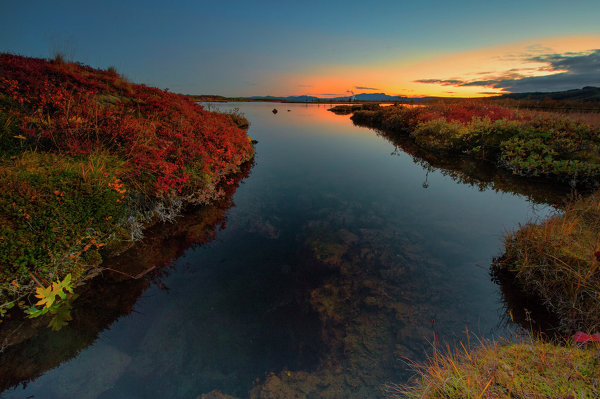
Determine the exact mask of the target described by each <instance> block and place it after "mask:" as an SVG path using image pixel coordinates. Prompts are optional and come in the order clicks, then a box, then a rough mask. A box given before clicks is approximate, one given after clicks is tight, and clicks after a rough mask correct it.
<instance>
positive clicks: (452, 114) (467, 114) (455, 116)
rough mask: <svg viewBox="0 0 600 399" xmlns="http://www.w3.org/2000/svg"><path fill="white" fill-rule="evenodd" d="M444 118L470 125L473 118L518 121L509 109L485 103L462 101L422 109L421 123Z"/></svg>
mask: <svg viewBox="0 0 600 399" xmlns="http://www.w3.org/2000/svg"><path fill="white" fill-rule="evenodd" d="M438 118H444V119H446V121H448V122H459V123H469V122H471V121H472V120H473V118H482V119H483V118H488V119H490V120H492V121H496V120H499V119H511V120H512V119H516V116H515V114H514V112H513V111H511V110H510V109H509V108H505V107H501V106H499V105H495V104H491V103H489V102H484V101H462V102H456V103H450V104H434V105H430V106H427V107H425V108H423V109H422V112H421V115H420V119H421V121H429V120H432V119H438Z"/></svg>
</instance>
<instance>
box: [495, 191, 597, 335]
mask: <svg viewBox="0 0 600 399" xmlns="http://www.w3.org/2000/svg"><path fill="white" fill-rule="evenodd" d="M505 246H506V253H505V255H504V256H503V257H502V258H500V259H499V260H497V261H496V263H495V267H496V268H499V269H498V270H508V271H510V272H513V273H515V277H516V280H517V282H518V283H519V284H520V285H521V286H522V287H523V289H524V290H527V291H529V292H533V293H535V294H536V295H538V296H539V297H540V298H541V299H542V301H543V302H544V304H545V305H546V306H547V307H548V308H549V310H550V311H552V312H553V313H555V314H556V315H557V316H558V318H559V319H560V321H561V324H562V328H563V330H564V331H568V332H572V331H574V330H576V329H580V330H590V331H591V330H596V329H597V328H598V327H599V326H600V252H599V251H600V194H598V193H597V194H595V195H593V196H590V197H588V198H586V199H580V200H578V201H574V202H572V203H571V204H570V205H569V206H568V207H567V209H566V210H565V212H564V213H562V214H557V215H555V216H553V217H550V218H549V219H547V220H546V221H545V222H543V223H540V224H532V223H529V224H527V225H525V226H522V227H521V228H520V229H519V230H518V231H516V232H514V233H511V234H509V235H508V236H507V237H506V240H505Z"/></svg>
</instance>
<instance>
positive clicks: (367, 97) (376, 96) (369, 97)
mask: <svg viewBox="0 0 600 399" xmlns="http://www.w3.org/2000/svg"><path fill="white" fill-rule="evenodd" d="M242 98H244V99H250V100H271V101H272V100H285V101H302V102H310V101H350V99H351V98H352V96H343V97H334V98H322V97H316V96H287V97H275V96H253V97H242ZM435 98H437V97H406V96H390V95H387V94H385V93H361V94H356V95H355V96H354V101H425V100H432V99H435Z"/></svg>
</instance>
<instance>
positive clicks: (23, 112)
mask: <svg viewBox="0 0 600 399" xmlns="http://www.w3.org/2000/svg"><path fill="white" fill-rule="evenodd" d="M0 96H2V100H3V103H5V104H10V106H8V107H7V108H8V111H7V112H8V113H9V114H10V116H11V117H12V118H15V119H16V120H18V121H19V122H20V127H21V132H22V134H23V136H24V137H25V138H26V145H27V146H28V147H29V148H36V149H38V150H42V151H58V152H61V153H65V154H68V155H71V156H80V155H88V154H90V153H91V152H92V151H94V150H97V149H98V148H102V149H106V150H108V151H109V152H110V153H112V154H115V155H117V156H119V157H120V158H122V159H125V160H126V161H127V163H126V168H125V170H124V172H123V176H122V178H123V179H124V180H130V181H136V182H140V181H141V182H144V184H145V185H146V186H145V187H143V188H144V190H143V191H146V192H147V191H149V190H151V191H153V192H151V194H154V195H163V194H165V193H167V192H169V191H177V192H180V193H181V192H183V191H187V190H195V189H197V188H198V187H197V185H198V184H205V183H208V182H216V181H217V180H219V179H220V178H221V177H222V176H224V175H226V174H227V173H230V172H231V171H232V170H234V169H235V168H237V166H238V165H240V164H241V163H242V162H243V161H245V160H247V159H248V158H249V157H250V156H251V154H252V151H253V150H252V147H251V144H250V140H249V138H248V136H247V135H246V132H245V131H244V130H242V129H239V128H238V127H237V126H235V124H234V123H232V121H231V119H230V118H228V117H227V116H225V115H222V114H218V113H213V112H208V111H206V110H204V109H203V107H202V106H200V105H198V104H196V103H194V102H193V101H192V100H191V99H189V98H188V97H186V96H183V95H179V94H175V93H170V92H168V91H163V90H160V89H156V88H152V87H148V86H145V85H139V84H132V83H129V82H127V81H125V80H124V79H123V78H122V77H120V76H119V75H118V74H116V73H115V72H114V71H101V70H97V69H93V68H91V67H88V66H84V65H81V64H76V63H66V64H65V63H58V62H52V61H46V60H43V59H36V58H27V57H21V56H16V55H10V54H1V55H0ZM19 144H20V145H23V143H22V142H19ZM192 166H193V167H192ZM192 174H195V175H196V176H195V179H191V177H192ZM191 180H193V184H189V183H190V182H191Z"/></svg>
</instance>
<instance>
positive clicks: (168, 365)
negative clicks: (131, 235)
mask: <svg viewBox="0 0 600 399" xmlns="http://www.w3.org/2000/svg"><path fill="white" fill-rule="evenodd" d="M234 106H238V107H240V109H241V110H242V111H243V112H244V113H245V114H246V117H247V118H248V119H249V120H250V121H251V127H250V131H249V134H250V136H251V137H252V138H253V139H256V140H258V142H259V143H258V144H257V147H256V149H257V151H256V164H255V165H254V167H253V168H252V171H251V175H250V176H249V177H248V178H246V179H245V180H244V181H243V183H242V184H241V185H240V186H239V188H238V189H237V191H236V192H235V195H234V196H233V201H234V202H235V206H233V207H230V206H231V203H228V204H226V205H225V206H222V207H221V208H220V209H219V211H218V212H216V211H215V212H212V213H210V212H209V213H208V216H207V214H200V215H196V214H195V215H188V216H187V218H188V219H189V220H191V221H192V223H190V225H189V226H187V224H186V223H183V224H182V227H181V230H183V232H182V231H179V232H176V233H171V232H170V231H168V232H167V233H168V234H167V233H166V234H165V236H170V237H171V239H170V240H164V241H158V242H154V243H153V242H152V241H150V243H149V244H147V245H146V246H145V247H144V246H141V247H140V248H138V250H137V252H135V253H134V254H133V255H130V256H128V257H126V258H124V259H121V260H119V262H131V263H132V264H137V263H144V262H147V261H148V258H151V259H156V258H159V257H160V256H161V254H162V253H169V256H170V257H169V256H167V257H166V258H167V259H166V260H165V262H162V263H168V261H169V260H170V259H175V261H174V262H173V265H172V267H170V268H168V270H166V271H164V272H163V273H161V274H160V275H157V276H155V277H153V280H149V279H146V280H145V282H144V283H143V284H142V283H139V284H138V283H137V282H127V281H119V282H113V283H111V284H112V285H109V287H111V288H109V289H105V291H106V295H105V296H101V297H100V298H101V299H96V301H93V300H89V299H81V300H78V301H80V304H77V301H76V303H75V304H74V306H75V307H76V308H77V307H78V306H79V309H80V310H79V313H80V314H81V321H79V322H78V319H77V311H76V312H75V314H74V319H75V321H74V322H73V323H72V325H70V326H68V327H67V328H66V331H61V332H59V333H54V332H50V331H48V330H47V329H45V328H38V329H37V330H36V331H37V332H36V333H31V334H30V335H31V338H29V339H28V340H26V341H24V342H23V343H22V344H21V345H15V347H14V348H12V349H10V351H9V355H10V356H7V355H0V356H1V357H0V363H1V364H0V368H4V369H7V368H8V369H10V368H13V369H19V368H20V367H22V368H26V367H25V366H24V365H25V361H24V360H19V359H28V360H29V361H31V362H32V363H36V361H37V363H44V364H46V366H40V367H39V368H38V369H36V371H35V372H31V373H30V375H29V377H27V378H25V377H24V378H23V380H26V379H31V378H34V377H35V376H37V375H39V374H41V376H39V377H37V378H35V379H33V380H32V381H30V382H29V383H27V384H26V386H23V385H19V386H18V387H16V388H10V389H8V390H6V391H4V392H3V393H2V394H1V395H0V397H2V398H26V397H35V398H103V399H104V398H151V397H152V398H154V397H161V398H196V397H201V395H203V394H207V393H209V392H211V391H213V390H219V391H221V392H223V393H225V394H229V395H234V396H237V397H249V396H252V397H255V398H259V397H291V396H292V395H298V397H356V398H367V397H379V396H380V387H381V386H382V384H384V383H387V382H399V383H401V382H404V381H406V379H407V378H408V376H409V375H410V372H409V371H408V370H407V368H406V366H405V363H404V362H403V361H402V360H400V358H401V356H405V357H408V358H410V359H413V360H422V359H423V358H424V357H425V356H426V353H427V352H428V351H429V350H430V349H431V342H435V341H437V340H439V341H441V342H443V343H445V342H449V343H450V344H452V343H453V342H457V340H465V339H466V336H465V334H464V332H465V330H466V329H468V330H469V332H470V334H474V335H477V336H479V337H485V338H491V337H494V336H498V335H504V336H506V335H509V334H511V333H513V332H514V331H515V330H516V328H517V327H515V326H513V325H510V323H507V321H506V317H505V312H506V310H505V305H504V303H503V299H502V295H501V291H500V288H499V287H498V286H497V285H495V284H494V283H493V282H492V281H491V280H490V277H489V265H490V263H491V261H492V258H493V257H494V256H498V255H500V254H501V250H502V235H503V233H505V232H506V231H509V230H512V229H514V228H516V227H517V225H518V224H519V223H524V222H526V221H529V220H532V219H536V218H541V217H545V216H546V215H547V214H548V213H549V212H551V211H552V208H551V207H550V206H547V205H535V204H534V203H533V202H532V201H529V200H528V199H527V198H526V197H524V196H521V195H518V194H511V193H503V192H501V191H496V190H494V189H491V188H488V189H483V190H481V189H480V188H478V187H476V186H471V185H468V184H460V183H457V181H456V180H455V179H452V178H451V177H450V176H448V175H447V173H442V172H440V171H439V170H431V171H428V170H427V169H426V168H425V167H424V166H423V165H420V164H418V163H415V162H414V160H413V157H412V156H411V155H409V154H406V153H404V152H402V151H396V152H395V153H393V154H392V152H394V145H393V144H392V143H390V142H389V141H387V140H386V139H385V138H383V137H381V136H378V135H376V134H375V133H374V132H373V131H371V130H368V129H365V128H360V127H355V126H353V125H352V123H351V121H350V120H349V117H348V116H338V115H334V114H332V113H330V112H328V111H327V108H328V106H323V105H321V106H318V105H304V104H275V103H241V104H225V105H221V108H222V109H228V108H231V107H234ZM273 108H277V109H278V110H279V112H278V113H277V114H275V115H274V114H273V113H272V112H271V110H272V109H273ZM288 109H289V110H290V111H289V112H288V111H287V110H288ZM515 191H517V192H518V190H515ZM526 191H527V190H526V189H525V188H524V192H526ZM229 207H230V208H229ZM228 208H229V209H228ZM224 212H226V214H227V222H226V224H225V223H224V220H223V213H224ZM215 215H216V216H215ZM188 219H186V220H188ZM205 220H210V221H209V222H205ZM215 227H218V228H217V229H215ZM158 230H160V228H158ZM204 230H206V231H208V232H209V233H203V232H202V231H204ZM213 230H214V232H213ZM190 232H193V234H192V233H190ZM158 233H159V234H160V231H159V232H158ZM203 234H204V235H206V234H208V235H207V236H206V237H205V236H203ZM190 235H191V236H201V238H200V239H196V240H190V243H189V244H187V245H183V244H182V243H184V244H185V242H187V241H186V240H188V239H187V238H185V237H189V236H190ZM213 238H214V240H212V241H210V240H211V239H213ZM195 241H200V242H202V241H210V242H208V243H205V244H204V245H193V242H195ZM175 247H176V248H177V250H175V249H173V248H175ZM142 258H143V259H144V260H143V261H142V260H141V259H142ZM152 282H154V283H155V284H152ZM98 290H99V291H101V290H102V289H101V288H98ZM123 304H125V305H123ZM119 306H121V307H119ZM107 309H110V310H107ZM116 309H118V310H116ZM89 313H92V314H93V315H94V316H93V317H94V321H96V322H83V318H84V317H85V316H84V314H89ZM98 320H102V322H98ZM113 320H115V321H114V322H113ZM25 348H28V349H25ZM32 348H33V349H32ZM19 356H21V357H19ZM37 359H40V360H39V361H38V360H37ZM42 359H43V360H42ZM59 364H60V365H59ZM56 365H58V367H55V368H52V367H54V366H56ZM27 368H32V369H33V368H34V367H33V366H31V365H29V363H27ZM47 369H49V371H45V370H47ZM22 374H23V375H24V376H27V375H28V374H27V372H23V373H22ZM0 375H1V374H0ZM32 395H33V396H32ZM269 395H271V396H269Z"/></svg>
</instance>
